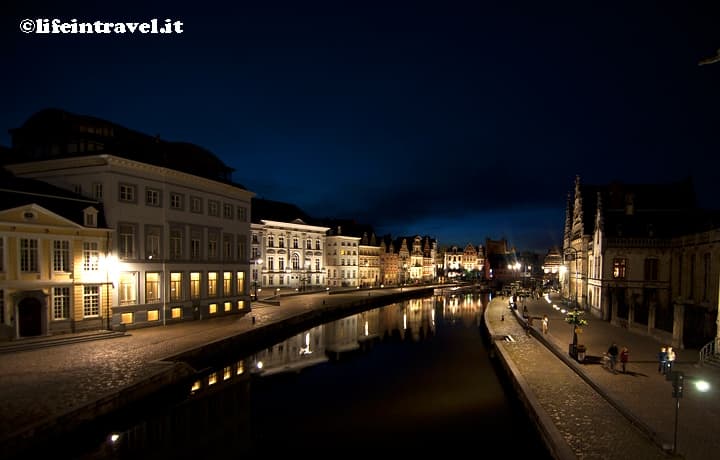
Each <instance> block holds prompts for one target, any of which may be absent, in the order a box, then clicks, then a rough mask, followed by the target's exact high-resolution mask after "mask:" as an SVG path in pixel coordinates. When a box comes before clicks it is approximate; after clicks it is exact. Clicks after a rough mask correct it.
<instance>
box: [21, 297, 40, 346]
mask: <svg viewBox="0 0 720 460" xmlns="http://www.w3.org/2000/svg"><path fill="white" fill-rule="evenodd" d="M41 310H42V306H41V305H40V301H39V300H38V299H35V298H33V297H26V298H24V299H23V300H21V301H20V304H19V305H18V316H19V318H18V326H19V328H20V330H19V334H20V337H32V336H36V335H40V334H42V315H41Z"/></svg>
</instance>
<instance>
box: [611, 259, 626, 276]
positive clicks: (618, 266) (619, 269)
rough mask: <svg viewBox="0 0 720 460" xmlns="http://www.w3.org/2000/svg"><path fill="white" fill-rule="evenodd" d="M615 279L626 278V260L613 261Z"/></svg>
mask: <svg viewBox="0 0 720 460" xmlns="http://www.w3.org/2000/svg"><path fill="white" fill-rule="evenodd" d="M613 278H615V279H624V278H625V259H615V260H613Z"/></svg>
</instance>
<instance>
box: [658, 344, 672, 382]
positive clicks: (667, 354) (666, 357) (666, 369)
mask: <svg viewBox="0 0 720 460" xmlns="http://www.w3.org/2000/svg"><path fill="white" fill-rule="evenodd" d="M675 358H676V356H675V350H673V347H662V348H660V351H659V352H658V372H659V373H661V374H663V375H666V374H668V373H670V372H672V368H673V365H674V364H675Z"/></svg>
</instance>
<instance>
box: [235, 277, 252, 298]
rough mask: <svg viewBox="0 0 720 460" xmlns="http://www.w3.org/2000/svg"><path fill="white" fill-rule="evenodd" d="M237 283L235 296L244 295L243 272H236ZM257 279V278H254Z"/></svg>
mask: <svg viewBox="0 0 720 460" xmlns="http://www.w3.org/2000/svg"><path fill="white" fill-rule="evenodd" d="M236 276H237V283H236V286H235V289H236V290H237V295H243V294H245V272H237V273H236ZM256 279H257V276H256Z"/></svg>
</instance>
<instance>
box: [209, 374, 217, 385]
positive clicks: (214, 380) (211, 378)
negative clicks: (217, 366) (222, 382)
mask: <svg viewBox="0 0 720 460" xmlns="http://www.w3.org/2000/svg"><path fill="white" fill-rule="evenodd" d="M217 377H218V376H217V372H213V373H212V374H210V375H209V376H208V385H215V384H216V383H217Z"/></svg>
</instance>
